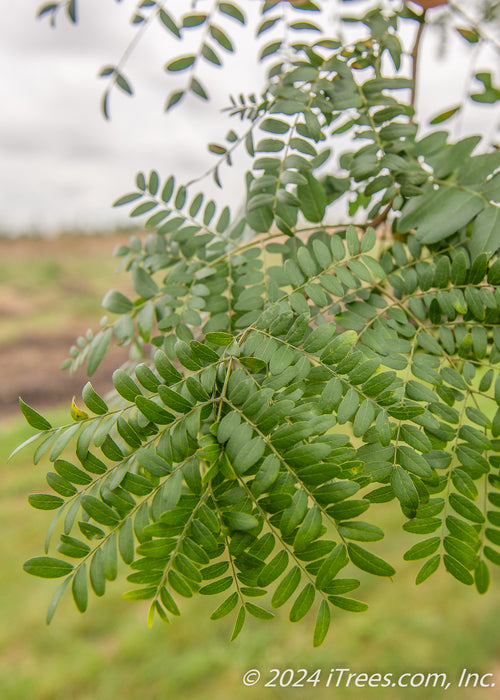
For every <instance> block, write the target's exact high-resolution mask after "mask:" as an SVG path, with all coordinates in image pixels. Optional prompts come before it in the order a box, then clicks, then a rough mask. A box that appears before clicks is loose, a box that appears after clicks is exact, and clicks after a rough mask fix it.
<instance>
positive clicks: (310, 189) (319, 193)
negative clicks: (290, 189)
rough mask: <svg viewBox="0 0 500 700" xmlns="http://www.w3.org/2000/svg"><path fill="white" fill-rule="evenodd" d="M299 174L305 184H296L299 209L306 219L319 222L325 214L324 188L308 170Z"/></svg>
mask: <svg viewBox="0 0 500 700" xmlns="http://www.w3.org/2000/svg"><path fill="white" fill-rule="evenodd" d="M301 174H302V175H303V176H304V177H305V178H306V180H307V185H298V186H297V197H298V198H299V201H300V210H301V212H302V213H303V214H304V216H305V217H306V219H307V220H308V221H312V222H319V221H321V220H322V219H323V216H324V214H325V208H326V203H327V202H326V193H325V190H324V188H323V185H322V184H321V183H320V182H319V181H318V180H317V179H316V178H315V177H314V175H313V174H312V173H311V172H310V171H308V170H305V171H304V172H302V173H301Z"/></svg>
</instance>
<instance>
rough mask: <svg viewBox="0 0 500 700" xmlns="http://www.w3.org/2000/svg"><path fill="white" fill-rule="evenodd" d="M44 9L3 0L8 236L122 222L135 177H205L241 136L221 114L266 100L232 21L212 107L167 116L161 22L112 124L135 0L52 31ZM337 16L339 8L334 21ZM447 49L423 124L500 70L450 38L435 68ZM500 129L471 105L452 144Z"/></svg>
mask: <svg viewBox="0 0 500 700" xmlns="http://www.w3.org/2000/svg"><path fill="white" fill-rule="evenodd" d="M385 2H386V3H389V2H390V0H385ZM40 4H41V0H23V1H22V2H10V1H9V2H7V0H0V7H1V9H2V23H1V25H0V66H1V67H2V80H1V81H0V103H1V109H0V216H1V218H0V232H2V233H7V234H16V233H20V232H33V231H40V232H44V233H51V232H52V233H54V232H56V231H60V230H68V229H91V228H93V227H107V228H109V227H112V226H113V225H115V224H124V223H126V222H127V219H126V213H125V212H122V211H119V210H113V209H112V208H111V206H110V205H111V203H112V202H113V201H114V200H115V199H116V198H117V197H119V196H120V195H122V194H123V193H125V192H127V191H129V190H130V189H131V188H132V185H133V180H134V176H135V173H136V172H137V171H138V170H146V171H148V170H150V169H151V168H155V169H157V170H158V171H159V173H160V174H161V175H163V176H168V175H170V174H171V173H175V174H176V176H177V177H178V179H179V181H183V180H188V179H191V178H192V177H194V176H197V175H198V174H200V173H202V172H203V171H204V170H205V169H206V168H207V167H208V166H209V165H211V164H212V163H213V158H214V156H212V155H210V154H209V153H208V152H207V149H206V144H207V143H208V142H210V141H220V140H222V139H223V137H224V135H225V133H226V132H227V130H228V129H229V128H230V127H231V126H233V127H235V129H236V130H238V126H239V122H238V121H236V123H235V124H233V123H231V122H233V121H234V120H229V119H228V117H227V116H226V115H223V114H221V113H220V108H221V107H222V106H225V105H226V104H227V103H228V99H227V96H228V95H229V94H238V93H239V92H245V93H248V92H251V91H252V90H256V91H259V87H260V86H261V85H262V79H263V69H262V66H259V65H258V64H257V63H256V61H255V60H254V56H255V47H254V44H253V38H252V37H253V35H252V32H251V31H249V30H248V29H247V30H245V29H240V28H239V26H238V25H236V23H234V22H232V21H231V20H228V21H227V23H226V26H227V27H228V29H229V28H230V30H231V36H232V38H233V39H234V40H235V43H236V44H237V46H238V48H239V51H238V54H237V56H236V58H232V59H231V58H230V59H228V60H227V62H226V66H227V68H226V70H224V71H220V70H219V71H217V70H205V69H204V70H203V73H202V75H203V77H204V78H205V79H206V81H207V84H208V86H209V91H210V93H211V95H212V97H213V98H214V100H213V102H212V103H211V104H209V105H207V104H205V103H202V102H201V101H200V100H198V99H197V98H195V97H189V98H188V99H186V100H185V101H184V102H183V103H182V105H181V106H180V107H179V108H178V109H177V110H173V111H172V112H170V113H169V114H168V115H167V114H165V112H164V104H165V97H166V95H167V94H168V93H169V92H170V90H172V89H173V88H174V87H175V86H176V85H177V83H174V78H172V77H171V76H169V75H168V74H167V73H166V72H165V71H164V70H163V67H164V65H165V63H166V62H167V61H168V59H169V58H171V57H172V56H175V55H176V54H179V53H186V52H187V51H188V47H187V46H185V45H182V44H181V43H180V42H177V41H176V40H175V39H174V38H173V37H172V36H171V35H170V34H169V33H168V32H166V31H165V30H164V29H162V28H161V27H160V26H159V25H158V24H157V23H156V24H155V26H151V27H150V28H149V29H148V30H147V32H146V33H145V34H144V37H143V39H142V41H141V43H140V44H139V45H138V46H137V49H136V51H135V52H134V54H133V55H132V57H131V59H130V61H129V63H128V64H127V68H126V72H127V75H128V76H129V77H130V79H131V82H132V84H133V86H134V88H135V91H136V95H135V96H134V98H133V99H130V98H127V97H126V96H124V95H123V94H119V93H118V92H117V91H116V90H115V91H114V92H113V94H112V96H111V117H112V118H111V121H110V122H106V121H105V120H104V119H103V117H102V115H101V112H100V109H99V103H100V99H101V96H102V92H103V87H104V81H103V80H102V79H98V78H97V73H98V71H99V69H100V68H101V67H102V66H103V65H104V64H107V63H114V62H116V61H117V60H118V58H119V57H120V55H121V53H122V51H123V49H124V48H125V47H126V46H127V44H128V42H129V41H130V39H131V38H132V37H133V35H134V32H135V30H134V29H133V28H132V27H131V25H130V22H129V19H130V16H131V14H132V10H133V8H134V7H135V5H136V2H134V1H133V0H122V2H121V3H120V4H118V3H116V2H114V1H113V0H80V3H79V5H80V17H79V23H78V25H77V26H74V25H71V24H70V23H69V22H68V21H67V19H66V17H65V16H63V15H62V14H61V15H60V17H59V21H58V26H57V28H56V29H51V27H50V26H49V23H48V21H47V20H46V19H44V20H36V19H35V15H36V11H37V9H38V7H39V6H40ZM201 4H203V3H201ZM257 4H258V3H257ZM464 4H466V0H464ZM469 4H470V3H469ZM2 5H3V6H2ZM241 5H242V6H244V7H245V9H246V11H247V13H248V14H249V16H250V17H252V16H254V15H255V9H256V2H255V1H253V0H247V1H246V2H241ZM168 6H169V7H173V8H174V10H175V8H179V7H180V8H185V10H186V11H188V10H189V8H190V6H191V2H190V1H188V0H184V1H183V0H171V2H169V3H168ZM335 7H336V2H334V0H332V3H331V6H329V8H328V12H331V14H330V17H329V20H333V18H334V12H335ZM438 11H439V10H435V11H434V12H438ZM409 24H412V25H413V23H409ZM413 30H414V27H413V26H411V27H410V26H409V27H408V30H407V32H406V33H405V34H404V39H405V41H406V42H408V43H409V42H411V37H412V32H413ZM265 39H266V41H267V40H269V38H268V37H267V36H266V37H265ZM193 41H195V42H196V38H195V36H194V33H193ZM440 42H441V34H440V33H439V32H438V31H437V30H432V29H430V30H429V31H427V33H426V35H425V36H424V41H423V45H422V51H421V57H422V60H421V67H420V84H421V89H420V92H419V96H418V107H419V109H420V114H421V118H422V120H423V121H424V122H425V120H428V119H429V118H430V117H432V116H434V115H435V114H437V113H439V112H440V111H442V110H443V109H444V108H446V107H449V106H453V105H455V104H457V103H461V102H463V99H464V88H465V85H464V81H467V80H469V78H470V76H471V71H472V69H473V68H474V69H475V71H476V72H477V71H479V70H485V69H486V70H488V69H489V70H492V69H494V68H496V66H497V63H498V56H497V55H496V54H495V53H494V52H493V51H489V50H483V51H481V52H480V53H479V54H477V53H476V54H475V55H474V53H473V50H471V49H470V48H469V46H468V45H467V44H466V43H465V42H464V41H463V40H462V39H460V38H459V37H456V36H455V37H450V41H449V43H448V46H447V51H446V57H445V58H444V59H440V58H438V55H437V54H438V52H439V51H438V50H439V45H440ZM498 121H499V114H498V111H497V112H495V111H494V110H492V109H488V108H485V107H480V106H472V105H468V106H467V108H466V109H465V112H464V114H463V116H462V117H456V118H455V120H454V122H453V123H452V122H450V123H449V127H450V128H451V127H452V125H453V126H454V128H455V130H456V132H457V133H456V135H457V136H463V135H465V134H468V133H481V134H484V135H490V137H492V136H493V135H494V132H495V127H496V125H497V123H498ZM244 166H245V159H244V157H241V158H240V159H237V161H236V168H235V170H236V173H238V172H239V173H241V172H242V169H243V168H244ZM236 173H235V172H234V171H233V172H227V171H226V173H225V176H223V183H224V185H225V188H224V198H225V199H227V200H229V201H232V202H233V203H236V204H237V203H238V202H240V201H241V199H242V197H243V190H242V187H241V184H242V181H241V177H238V176H237V174H236Z"/></svg>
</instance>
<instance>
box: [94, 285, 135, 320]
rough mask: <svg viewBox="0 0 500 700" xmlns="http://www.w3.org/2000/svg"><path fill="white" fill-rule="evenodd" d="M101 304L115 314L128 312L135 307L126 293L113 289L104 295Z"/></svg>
mask: <svg viewBox="0 0 500 700" xmlns="http://www.w3.org/2000/svg"><path fill="white" fill-rule="evenodd" d="M101 305H102V306H103V307H104V308H105V309H107V310H108V311H111V312H112V313H114V314H127V313H129V311H132V309H133V308H134V306H133V304H132V302H131V301H130V299H129V298H128V297H126V296H125V294H122V293H121V292H117V291H116V290H114V289H111V290H110V291H109V292H107V293H106V294H105V295H104V298H103V300H102V302H101Z"/></svg>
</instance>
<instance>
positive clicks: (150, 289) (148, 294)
mask: <svg viewBox="0 0 500 700" xmlns="http://www.w3.org/2000/svg"><path fill="white" fill-rule="evenodd" d="M132 284H133V285H134V289H135V291H136V292H137V294H138V295H139V296H140V297H143V298H144V299H151V298H152V297H154V296H155V295H156V294H158V285H157V284H156V282H155V281H154V279H153V278H152V277H151V275H149V274H148V273H147V272H146V270H145V269H144V268H143V267H140V266H137V267H135V268H134V270H133V272H132Z"/></svg>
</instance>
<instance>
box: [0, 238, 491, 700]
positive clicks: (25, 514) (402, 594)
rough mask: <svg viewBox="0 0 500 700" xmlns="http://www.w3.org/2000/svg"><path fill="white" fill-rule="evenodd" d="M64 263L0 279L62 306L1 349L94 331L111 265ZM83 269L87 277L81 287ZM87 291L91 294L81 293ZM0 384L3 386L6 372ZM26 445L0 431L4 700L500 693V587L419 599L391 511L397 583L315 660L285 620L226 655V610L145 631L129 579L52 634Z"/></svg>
mask: <svg viewBox="0 0 500 700" xmlns="http://www.w3.org/2000/svg"><path fill="white" fill-rule="evenodd" d="M53 248H54V247H53ZM58 250H59V257H57V256H56V260H55V262H53V263H52V267H51V268H50V264H51V263H50V261H49V260H48V257H50V255H52V254H53V253H54V250H53V251H52V253H51V252H50V251H49V253H48V255H47V256H46V257H45V258H44V257H43V256H39V255H38V256H37V255H32V256H31V258H29V260H30V262H29V270H30V274H29V275H28V276H25V277H23V274H24V273H23V270H25V266H23V260H18V261H17V262H16V263H15V265H14V264H12V265H8V264H7V265H6V264H5V263H4V265H3V267H1V268H0V273H1V275H2V276H1V277H0V288H1V289H3V290H4V292H5V294H6V295H7V292H8V290H9V289H11V290H12V289H15V290H17V296H18V297H20V296H21V297H23V298H26V299H27V300H28V302H30V300H33V303H37V299H38V301H39V298H38V297H37V294H38V293H39V291H40V289H42V290H43V294H45V295H47V294H50V295H51V299H53V298H58V296H57V295H59V298H61V299H62V302H61V306H60V307H59V310H57V309H55V310H54V311H53V312H52V316H50V322H48V321H47V318H45V319H44V318H41V316H43V313H45V312H44V311H43V309H47V313H48V309H49V308H50V307H51V306H52V302H51V303H47V304H46V305H45V304H41V302H40V301H39V303H40V307H38V310H39V312H40V313H37V309H36V308H35V310H34V312H33V313H32V314H31V315H30V314H17V315H14V316H13V317H9V318H7V319H6V321H5V324H4V320H3V319H0V322H1V323H2V337H3V339H4V340H5V338H6V337H7V336H9V338H15V337H19V338H21V337H22V336H23V334H25V333H26V332H27V331H28V330H29V329H31V328H33V327H35V328H45V329H47V328H49V329H50V331H49V330H47V331H46V332H52V331H55V330H57V329H59V330H60V329H61V327H62V326H64V324H66V323H68V319H69V318H70V316H72V318H73V321H78V319H80V318H81V317H82V316H83V317H85V316H87V315H89V314H90V316H91V317H92V316H93V317H94V318H95V319H98V317H99V308H98V301H99V298H100V296H101V295H102V292H103V291H104V290H105V289H107V288H108V287H109V286H110V285H111V284H113V283H110V280H109V272H110V271H111V270H112V269H113V267H114V262H113V261H111V260H109V259H105V262H102V263H100V262H99V258H98V257H96V260H97V264H96V265H93V266H92V264H91V260H92V256H91V253H90V252H89V254H88V258H87V259H86V260H87V262H86V263H85V261H84V260H83V256H82V255H81V254H76V255H75V254H74V250H73V252H72V254H71V255H70V254H69V253H68V252H65V250H64V249H63V248H61V247H59V248H58ZM89 261H90V264H91V273H89V274H88V276H86V274H87V273H86V270H88V269H89V268H88V264H89ZM48 266H49V267H48ZM49 268H50V269H49ZM71 281H73V282H74V283H73V287H71V284H70V282H71ZM77 282H78V283H79V285H80V286H78V284H77ZM2 285H3V286H2ZM61 285H62V286H61ZM65 285H66V286H65ZM83 287H85V289H86V292H82V291H81V289H83ZM61 289H63V290H64V289H66V292H64V291H63V292H61ZM6 290H7V291H6ZM79 290H80V291H79ZM61 294H65V296H61ZM82 294H83V296H82ZM42 296H43V295H42ZM40 298H41V297H40ZM79 303H81V306H78V304H79ZM47 324H48V325H47ZM4 329H5V335H4V334H3V331H4ZM82 330H84V328H82ZM3 371H4V372H8V368H3ZM70 398H71V397H68V400H69V399H70ZM67 405H68V403H66V406H65V408H64V409H60V410H56V411H52V412H51V413H49V418H50V419H51V420H53V421H54V423H55V424H58V423H61V422H66V421H67V419H68V409H67ZM32 432H33V431H32V429H30V428H29V427H27V426H26V425H25V423H24V421H23V420H21V419H20V418H19V419H18V418H15V417H14V418H9V420H8V421H6V420H4V421H3V423H2V422H0V464H1V465H2V472H1V485H2V488H1V491H0V499H1V507H0V532H1V544H0V547H1V555H0V556H1V559H0V561H1V567H0V619H1V621H2V624H1V626H0V700H25V699H26V698H35V699H36V700H87V699H88V700H114V699H115V698H116V699H119V700H136V699H137V700H139V699H140V700H143V699H144V700H157V699H158V700H160V699H161V700H165V699H168V698H174V697H175V698H176V699H177V700H208V699H209V698H210V699H211V698H224V699H225V698H228V699H231V700H240V699H245V700H246V699H248V700H254V699H257V698H259V699H260V698H268V697H269V698H279V699H281V698H299V699H300V700H302V699H309V698H318V699H319V700H323V699H324V700H326V699H327V698H342V699H343V698H346V700H349V699H350V698H359V699H360V700H361V699H362V700H365V698H368V699H369V698H372V697H373V698H384V700H399V699H400V698H403V699H404V698H406V697H410V698H412V700H413V699H414V700H427V698H439V697H442V696H443V695H445V693H444V691H443V690H441V689H435V690H434V689H432V688H431V689H429V688H428V689H425V688H420V689H418V688H414V689H412V688H408V689H407V690H404V689H398V688H388V689H380V690H377V689H375V688H370V689H366V688H364V689H363V688H356V687H353V688H344V687H342V688H334V687H329V688H326V687H324V685H325V683H326V680H327V678H328V674H329V672H330V669H333V668H337V669H338V668H350V669H352V671H356V672H358V673H361V672H366V673H376V672H378V673H381V674H384V673H392V674H394V676H397V675H398V674H400V673H406V672H424V673H428V672H436V673H442V672H447V673H448V674H450V680H451V681H454V680H456V679H458V677H459V676H460V673H461V671H462V669H463V668H467V669H469V670H471V671H477V672H481V673H496V674H497V679H496V680H497V685H498V687H499V688H500V625H499V621H500V574H497V573H496V572H493V580H492V586H491V589H490V592H489V593H488V594H487V595H485V596H479V595H478V594H477V593H476V591H475V589H472V588H467V587H465V586H463V585H461V584H459V583H458V582H456V581H455V580H453V579H452V578H451V577H450V576H449V575H447V574H445V573H444V572H443V571H439V572H438V573H437V574H436V575H435V576H433V577H432V578H431V579H430V580H429V581H427V582H426V583H424V584H423V585H422V586H420V587H416V586H415V585H414V583H413V581H414V578H415V575H416V573H417V571H418V568H419V563H418V562H414V563H405V562H402V553H403V551H404V550H405V549H407V548H408V547H409V546H410V544H412V538H411V536H410V535H407V534H405V533H403V532H402V531H401V527H400V525H401V522H402V516H400V515H398V513H397V508H390V509H388V508H385V509H384V508H379V509H378V512H379V515H378V517H379V521H378V524H380V525H382V526H383V527H384V529H385V530H386V531H387V532H389V533H391V534H392V536H390V537H387V538H386V539H385V540H383V541H382V542H380V543H376V545H375V546H374V547H373V549H374V551H375V552H376V553H379V554H380V555H381V556H384V557H386V558H387V559H388V560H389V561H390V562H391V563H392V564H393V565H395V566H396V568H397V570H398V573H397V575H396V577H395V579H394V582H391V581H390V580H386V579H374V578H373V577H371V578H370V577H365V578H364V579H363V585H362V587H361V589H360V592H359V593H360V595H359V597H360V598H362V599H363V600H365V601H367V602H368V603H369V604H370V609H369V610H368V612H366V613H362V614H352V613H347V612H343V611H341V610H338V611H337V612H336V613H335V617H334V622H333V624H332V626H331V628H330V631H329V633H328V636H327V638H326V641H325V643H324V645H323V646H322V647H321V648H320V649H317V650H315V649H313V648H312V631H313V626H314V615H312V614H311V615H310V616H308V617H307V618H306V619H305V620H303V621H301V622H299V623H297V624H292V623H290V622H288V620H287V611H286V610H285V609H282V610H280V611H279V612H278V616H277V620H275V621H274V622H271V623H269V622H261V621H257V620H254V619H250V620H249V621H248V623H247V624H246V626H245V628H244V629H243V632H242V634H241V635H240V636H239V637H238V639H237V640H236V641H235V642H233V643H232V644H230V643H229V637H230V634H231V629H232V622H233V621H232V619H231V618H226V619H224V620H222V621H220V622H211V621H210V620H209V619H208V618H209V614H210V612H211V611H212V610H213V609H214V608H215V607H217V605H218V604H219V602H220V600H221V599H220V598H218V597H215V598H213V599H206V598H198V599H191V600H181V601H180V604H181V610H182V612H183V614H182V617H181V618H179V619H175V620H174V621H173V623H172V625H170V626H165V625H163V624H162V623H161V622H159V621H155V624H154V625H153V628H152V629H148V627H147V624H146V613H147V603H142V602H141V603H132V602H127V601H124V600H123V599H122V598H121V593H122V592H123V591H124V590H127V589H128V588H129V584H127V583H126V582H125V581H124V577H123V576H122V577H121V578H119V580H118V581H116V582H114V583H113V584H110V585H109V587H108V593H107V594H106V596H105V597H104V598H103V599H97V598H95V597H94V598H92V597H91V600H90V604H89V609H88V611H87V613H85V614H84V615H81V614H80V613H78V612H77V611H76V609H75V607H74V605H73V602H72V600H71V595H70V594H67V596H66V598H65V599H64V600H63V602H62V603H61V605H60V607H59V609H58V611H57V613H56V615H55V618H54V620H53V622H52V624H51V626H50V627H47V626H46V625H45V613H46V608H47V605H48V603H49V601H50V599H51V596H52V593H53V591H54V590H55V588H56V587H57V582H54V581H44V580H41V579H36V578H33V577H30V576H28V575H27V574H25V573H24V572H23V571H22V564H23V562H24V561H25V560H26V559H28V558H30V557H33V556H38V555H40V554H42V548H43V539H44V536H45V530H46V528H47V526H48V524H49V522H50V519H51V514H50V513H44V512H42V511H35V510H33V509H31V508H30V507H29V505H28V503H27V496H28V494H29V493H31V492H33V491H35V492H39V491H43V490H44V487H45V479H44V471H45V469H46V463H44V462H43V461H42V463H41V464H40V465H38V466H37V467H34V466H33V465H32V464H31V455H30V449H29V448H27V449H26V450H25V451H24V452H21V453H20V454H19V455H17V456H16V457H15V458H14V459H13V460H12V461H11V462H10V463H8V464H7V456H8V454H9V453H10V451H11V450H12V449H13V448H14V447H15V446H16V445H17V444H19V443H20V442H21V441H22V440H23V439H25V438H26V437H28V436H29V435H30V434H31V433H32ZM374 510H375V509H374ZM368 579H370V580H368ZM251 668H256V669H259V670H260V671H261V672H262V677H263V680H262V681H261V683H259V684H258V685H256V686H255V687H253V688H246V687H244V685H243V683H242V676H243V674H244V673H245V671H247V670H249V669H251ZM273 668H276V669H281V670H283V671H284V670H285V669H293V670H295V671H297V670H298V669H301V668H304V669H307V670H308V671H309V672H310V673H312V672H314V671H315V670H316V669H321V681H320V683H319V684H318V686H317V687H315V688H314V687H312V685H311V684H307V683H306V684H305V686H304V687H296V688H292V687H279V685H278V686H277V687H263V685H264V683H265V682H266V681H268V680H269V679H270V678H271V675H270V673H269V670H270V669H273ZM299 677H300V676H296V678H299ZM446 696H447V697H450V698H453V700H454V699H455V698H464V700H476V698H478V699H479V698H484V699H485V700H488V699H489V698H498V697H500V690H498V689H497V688H491V689H483V690H477V691H474V690H471V689H457V688H455V689H451V688H450V690H449V691H448V693H447V694H446Z"/></svg>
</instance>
